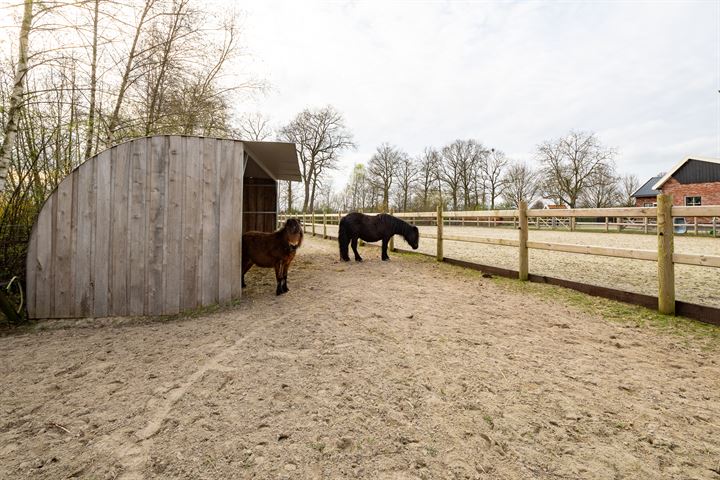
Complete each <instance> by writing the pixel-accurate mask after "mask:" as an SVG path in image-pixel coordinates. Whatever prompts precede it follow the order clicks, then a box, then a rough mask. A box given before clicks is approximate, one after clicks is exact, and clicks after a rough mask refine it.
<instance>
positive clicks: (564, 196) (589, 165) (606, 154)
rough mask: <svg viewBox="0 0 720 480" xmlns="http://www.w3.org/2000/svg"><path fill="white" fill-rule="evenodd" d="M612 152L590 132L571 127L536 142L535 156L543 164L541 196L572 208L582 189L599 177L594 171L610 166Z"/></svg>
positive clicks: (613, 154) (592, 183)
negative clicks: (554, 137)
mask: <svg viewBox="0 0 720 480" xmlns="http://www.w3.org/2000/svg"><path fill="white" fill-rule="evenodd" d="M614 156H615V150H614V149H612V148H607V147H605V146H603V145H602V144H601V143H600V141H599V140H598V139H597V137H596V136H595V134H594V133H587V132H578V131H571V132H570V133H568V134H567V135H566V136H565V137H562V138H560V139H558V140H555V141H552V142H544V143H542V144H540V145H539V146H538V148H537V158H538V160H539V161H540V163H541V165H542V166H543V171H542V174H543V180H544V182H543V190H544V193H545V196H546V197H548V198H553V199H556V200H558V201H560V202H562V203H564V204H566V205H568V206H569V207H570V208H575V207H576V206H577V203H578V200H579V199H580V197H581V195H582V193H583V192H584V191H585V190H586V189H588V188H590V187H592V186H593V185H594V183H595V182H596V181H598V179H602V178H603V176H602V175H597V174H598V173H600V171H601V170H602V169H605V168H608V167H611V166H612V160H613V157H614Z"/></svg>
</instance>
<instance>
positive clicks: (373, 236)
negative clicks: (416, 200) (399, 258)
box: [338, 212, 420, 262]
mask: <svg viewBox="0 0 720 480" xmlns="http://www.w3.org/2000/svg"><path fill="white" fill-rule="evenodd" d="M395 234H398V235H402V236H403V238H404V239H405V241H406V242H407V243H408V244H410V246H411V247H412V248H413V250H416V249H417V248H418V241H419V240H420V233H419V232H418V229H417V227H414V226H412V225H410V224H409V223H407V222H404V221H402V220H400V219H399V218H395V217H393V216H392V215H388V214H386V213H381V214H379V215H373V216H371V215H363V214H362V213H358V212H352V213H348V214H347V215H346V216H345V217H343V219H342V220H340V232H339V233H338V243H339V244H340V259H341V260H344V261H346V262H349V261H350V256H349V255H348V244H350V243H352V249H353V252H355V261H357V262H362V257H361V256H360V254H359V253H358V251H357V243H358V238H360V239H361V240H365V241H366V242H377V241H378V240H382V259H383V260H390V257H388V254H387V249H388V242H389V241H390V238H391V237H392V236H393V235H395Z"/></svg>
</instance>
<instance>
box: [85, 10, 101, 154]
mask: <svg viewBox="0 0 720 480" xmlns="http://www.w3.org/2000/svg"><path fill="white" fill-rule="evenodd" d="M99 11H100V0H95V12H94V13H93V38H92V42H93V43H92V60H91V63H90V106H89V107H88V121H87V138H86V140H85V158H83V160H87V159H88V158H90V157H91V156H92V151H93V148H92V147H93V137H94V136H95V96H96V92H97V44H98V34H97V33H98V17H99Z"/></svg>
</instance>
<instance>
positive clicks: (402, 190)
mask: <svg viewBox="0 0 720 480" xmlns="http://www.w3.org/2000/svg"><path fill="white" fill-rule="evenodd" d="M396 172H397V173H396V177H397V186H398V194H399V195H398V197H399V198H398V200H399V202H398V208H399V209H400V210H401V211H403V212H407V211H408V201H409V200H410V194H411V193H412V190H413V187H414V186H415V182H416V181H417V180H418V176H419V174H420V170H419V168H418V165H417V164H416V163H415V161H414V160H413V159H412V158H410V156H409V155H403V156H402V158H401V159H400V162H399V163H398V166H397V170H396Z"/></svg>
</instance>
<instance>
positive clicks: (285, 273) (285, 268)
mask: <svg viewBox="0 0 720 480" xmlns="http://www.w3.org/2000/svg"><path fill="white" fill-rule="evenodd" d="M291 261H292V259H288V260H285V261H284V262H283V265H282V270H283V271H282V290H283V293H285V292H289V291H290V289H289V288H288V286H287V276H288V269H289V268H290V262H291Z"/></svg>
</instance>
